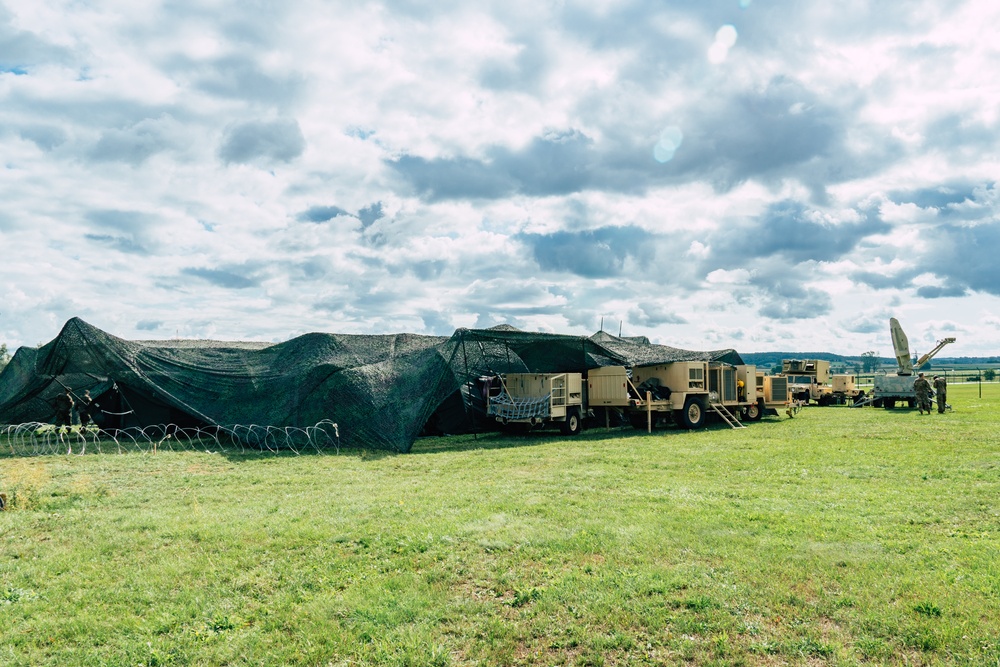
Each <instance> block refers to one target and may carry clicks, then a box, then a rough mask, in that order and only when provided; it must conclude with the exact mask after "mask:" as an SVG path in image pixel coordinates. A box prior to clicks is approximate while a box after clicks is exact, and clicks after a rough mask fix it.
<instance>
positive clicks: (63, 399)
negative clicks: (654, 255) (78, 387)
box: [53, 390, 73, 431]
mask: <svg viewBox="0 0 1000 667" xmlns="http://www.w3.org/2000/svg"><path fill="white" fill-rule="evenodd" d="M53 403H54V404H55V408H56V430H57V431H58V430H59V427H60V426H65V427H67V429H68V428H69V427H70V426H72V425H73V414H72V413H73V397H72V396H70V395H69V390H66V393H65V394H59V395H58V396H56V398H55V400H54V401H53Z"/></svg>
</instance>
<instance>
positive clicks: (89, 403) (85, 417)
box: [76, 389, 97, 433]
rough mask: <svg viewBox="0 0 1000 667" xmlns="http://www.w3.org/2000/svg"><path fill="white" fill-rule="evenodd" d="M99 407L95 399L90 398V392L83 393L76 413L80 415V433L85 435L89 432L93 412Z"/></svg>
mask: <svg viewBox="0 0 1000 667" xmlns="http://www.w3.org/2000/svg"><path fill="white" fill-rule="evenodd" d="M95 407H97V403H94V399H92V398H91V397H90V390H89V389H88V390H86V391H84V392H83V396H81V397H80V402H79V403H77V405H76V412H77V414H78V415H80V433H85V432H86V431H87V426H89V425H90V422H91V414H90V413H91V411H92V410H93V409H94V408H95Z"/></svg>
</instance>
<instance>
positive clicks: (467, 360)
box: [458, 331, 479, 441]
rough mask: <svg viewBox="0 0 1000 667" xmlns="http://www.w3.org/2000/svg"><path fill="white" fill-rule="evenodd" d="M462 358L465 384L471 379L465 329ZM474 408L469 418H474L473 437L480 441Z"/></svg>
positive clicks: (469, 411)
mask: <svg viewBox="0 0 1000 667" xmlns="http://www.w3.org/2000/svg"><path fill="white" fill-rule="evenodd" d="M462 359H463V361H464V363H465V375H464V377H465V380H463V384H465V383H467V382H468V381H469V354H468V353H467V352H466V351H465V332H464V331H463V332H462ZM472 387H473V389H475V387H476V383H475V382H473V383H472ZM458 394H459V396H461V395H462V391H461V390H459V392H458ZM469 402H470V403H472V396H471V395H470V396H469ZM472 408H473V409H472V410H468V413H469V419H471V420H472V439H473V440H476V441H478V440H479V429H478V428H477V427H476V414H475V413H476V410H475V406H472Z"/></svg>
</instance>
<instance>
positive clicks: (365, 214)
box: [358, 201, 385, 229]
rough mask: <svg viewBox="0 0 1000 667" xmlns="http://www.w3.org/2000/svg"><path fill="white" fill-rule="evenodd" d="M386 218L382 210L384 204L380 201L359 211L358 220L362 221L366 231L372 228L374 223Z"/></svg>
mask: <svg viewBox="0 0 1000 667" xmlns="http://www.w3.org/2000/svg"><path fill="white" fill-rule="evenodd" d="M384 216H385V213H384V212H383V210H382V202H380V201H377V202H375V203H374V204H371V205H370V206H366V207H364V208H363V209H361V210H360V211H358V219H359V220H361V226H362V227H365V228H366V229H367V228H368V227H371V226H372V223H374V222H376V221H378V220H381V219H382V218H383V217H384Z"/></svg>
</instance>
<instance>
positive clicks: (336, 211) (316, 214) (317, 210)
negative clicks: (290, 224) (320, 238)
mask: <svg viewBox="0 0 1000 667" xmlns="http://www.w3.org/2000/svg"><path fill="white" fill-rule="evenodd" d="M341 215H351V214H350V213H348V212H347V211H345V210H344V209H342V208H340V207H339V206H311V207H309V208H308V209H306V210H305V211H302V212H301V213H299V214H298V215H297V216H295V218H296V219H297V220H299V221H300V222H326V221H327V220H332V219H333V218H336V217H337V216H341Z"/></svg>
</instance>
